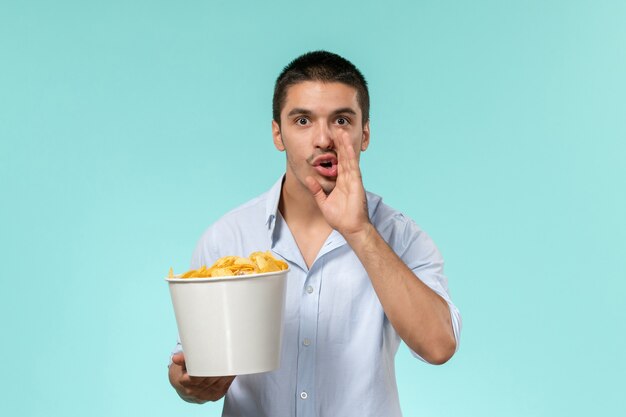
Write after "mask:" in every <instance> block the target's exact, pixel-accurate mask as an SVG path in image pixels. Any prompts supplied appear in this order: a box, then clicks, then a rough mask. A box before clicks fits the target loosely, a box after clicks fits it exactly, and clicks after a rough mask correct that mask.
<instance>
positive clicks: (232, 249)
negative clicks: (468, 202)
mask: <svg viewBox="0 0 626 417" xmlns="http://www.w3.org/2000/svg"><path fill="white" fill-rule="evenodd" d="M281 186H282V178H281V179H280V180H279V181H278V182H276V184H275V185H274V186H273V187H272V188H271V189H270V190H269V191H268V192H266V193H264V194H262V195H261V196H259V197H257V198H255V199H253V200H251V201H249V202H248V203H246V204H244V205H242V206H240V207H238V208H236V209H234V210H232V211H231V212H229V213H228V214H226V215H225V216H224V217H222V218H221V219H220V220H219V221H218V222H217V223H215V224H214V225H213V226H211V227H210V228H209V229H208V230H207V231H206V232H205V233H204V234H203V236H202V238H201V239H200V241H199V243H198V246H197V248H196V250H195V253H194V255H193V259H192V263H191V267H192V268H199V267H200V266H201V265H207V266H210V265H211V264H212V263H213V262H214V261H215V260H216V259H218V258H220V257H222V256H227V255H238V256H247V255H249V254H250V253H251V252H254V251H258V250H268V249H271V251H272V252H273V253H274V254H275V255H278V257H280V258H282V259H284V260H285V261H287V262H288V263H289V267H290V269H291V271H290V272H289V276H288V279H287V300H286V306H285V327H284V331H283V341H282V351H281V365H280V368H279V369H278V370H276V371H273V372H265V373H260V374H252V375H240V376H237V377H236V378H235V381H234V382H233V384H232V385H231V387H230V389H229V391H228V393H227V394H226V399H225V402H224V411H223V416H229V417H230V416H233V417H234V416H237V417H241V416H245V417H248V416H249V417H260V416H267V417H283V416H298V417H313V416H317V417H335V416H341V417H351V416H354V417H357V416H358V417H367V416H372V417H395V416H401V411H400V403H399V399H398V390H397V386H396V376H395V366H394V356H395V354H396V351H397V350H398V345H399V344H400V337H399V336H398V334H397V333H396V331H395V330H394V329H393V327H392V326H391V323H390V322H389V320H388V319H387V317H386V316H385V313H384V311H383V308H382V306H381V304H380V301H379V300H378V297H377V296H376V293H375V292H374V288H373V287H372V284H371V281H370V279H369V277H368V275H367V273H366V272H365V269H364V268H363V266H362V264H361V262H360V261H359V260H358V258H357V257H356V255H355V253H354V252H353V251H352V249H351V248H350V246H349V245H348V244H347V243H346V241H345V239H344V238H343V237H342V236H341V234H339V233H338V232H337V231H333V232H332V233H331V234H330V236H329V237H328V239H327V240H326V242H325V243H324V245H323V246H322V249H321V250H320V252H319V254H318V255H317V258H316V259H315V261H314V262H313V264H312V266H311V268H310V269H309V268H307V266H306V263H305V261H304V259H303V257H302V254H301V253H300V251H299V249H298V246H297V245H296V242H295V240H294V238H293V236H292V234H291V232H290V231H289V228H288V226H287V224H286V223H285V221H284V220H283V218H282V216H281V214H280V212H279V210H278V202H279V199H280V194H281ZM367 204H368V209H369V217H370V220H371V222H372V223H373V224H374V226H375V227H376V229H377V230H378V232H379V233H380V234H381V235H382V237H383V238H384V239H385V241H387V242H388V244H389V245H390V246H391V248H392V249H393V250H394V251H395V252H396V253H397V254H398V256H400V257H401V258H402V260H403V261H404V262H405V263H406V264H407V266H408V267H409V268H410V269H411V270H413V272H414V273H415V275H416V279H418V278H417V277H419V279H421V280H422V281H423V282H424V283H426V284H427V285H428V286H429V287H430V288H432V289H433V291H435V292H436V293H437V294H439V295H440V296H441V297H443V298H444V299H445V300H446V301H447V302H448V305H449V307H450V316H451V318H452V326H453V329H454V336H455V338H456V342H457V349H458V346H459V336H460V331H461V317H460V315H459V311H458V310H457V308H456V307H455V306H454V304H452V301H451V299H450V296H449V293H448V285H447V279H446V277H445V276H444V274H443V259H442V257H441V255H440V253H439V251H438V249H437V247H436V246H435V244H434V243H433V241H432V240H431V239H430V237H428V235H426V233H424V232H423V231H422V230H421V229H420V228H419V227H418V226H417V225H416V224H415V223H414V222H413V221H412V220H410V219H409V218H407V217H405V216H404V215H403V214H401V213H399V212H397V211H395V210H394V209H392V208H391V207H389V206H387V205H386V204H384V203H383V202H382V199H381V198H380V197H379V196H377V195H375V194H372V193H367ZM177 350H180V345H178V346H177V349H176V350H175V351H177ZM413 355H415V356H416V357H417V358H419V356H418V355H417V354H415V353H414V352H413ZM420 359H421V358H420Z"/></svg>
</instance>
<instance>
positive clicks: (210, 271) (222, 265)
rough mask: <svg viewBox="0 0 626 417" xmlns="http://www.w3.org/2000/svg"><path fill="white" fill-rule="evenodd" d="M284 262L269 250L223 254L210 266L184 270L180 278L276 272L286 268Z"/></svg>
mask: <svg viewBox="0 0 626 417" xmlns="http://www.w3.org/2000/svg"><path fill="white" fill-rule="evenodd" d="M288 267H289V265H287V263H286V262H284V261H281V260H279V259H276V258H274V256H273V255H272V253H271V252H270V251H266V252H252V253H251V254H250V256H248V257H247V258H242V257H241V256H224V257H222V258H220V259H218V260H217V261H215V263H214V264H213V265H212V266H211V267H210V268H207V267H206V265H202V266H201V267H200V268H198V269H192V270H190V271H187V272H185V273H184V274H182V275H181V276H180V277H181V278H209V277H230V276H237V275H248V274H258V273H263V272H277V271H283V270H285V269H287V268H288ZM168 277H169V278H173V277H174V271H173V269H172V268H170V273H169V276H168Z"/></svg>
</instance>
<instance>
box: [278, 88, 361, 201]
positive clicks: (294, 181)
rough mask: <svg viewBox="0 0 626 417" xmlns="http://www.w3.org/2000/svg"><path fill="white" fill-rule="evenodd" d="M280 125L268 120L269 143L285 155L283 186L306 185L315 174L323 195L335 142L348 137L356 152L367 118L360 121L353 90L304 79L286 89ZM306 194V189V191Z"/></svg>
mask: <svg viewBox="0 0 626 417" xmlns="http://www.w3.org/2000/svg"><path fill="white" fill-rule="evenodd" d="M280 124H281V125H280V127H279V126H278V123H276V122H275V121H273V122H272V134H273V136H274V145H275V146H276V149H278V150H279V151H286V153H287V177H286V180H285V186H286V187H289V189H291V190H293V191H295V189H294V188H293V187H296V188H299V189H305V190H308V189H307V186H306V182H305V178H306V177H307V176H312V177H313V178H315V179H316V180H317V181H318V182H319V183H320V185H321V186H322V189H323V190H324V192H325V193H326V194H329V193H330V192H331V191H332V190H333V189H334V188H335V181H336V179H337V152H336V148H337V142H336V141H337V140H338V139H339V138H340V137H341V136H342V135H345V136H348V137H349V138H350V141H351V142H352V146H353V148H354V151H355V153H356V155H357V158H358V157H359V155H360V152H361V151H364V150H366V149H367V147H368V145H369V138H370V132H369V121H368V122H367V123H365V125H363V121H362V112H361V108H360V107H359V104H358V102H357V91H356V89H354V88H353V87H350V86H349V85H346V84H343V83H338V82H331V83H324V82H321V81H304V82H301V83H298V84H295V85H292V86H291V87H289V88H288V90H287V98H286V100H285V105H284V107H283V108H282V110H281V113H280ZM307 192H308V191H307Z"/></svg>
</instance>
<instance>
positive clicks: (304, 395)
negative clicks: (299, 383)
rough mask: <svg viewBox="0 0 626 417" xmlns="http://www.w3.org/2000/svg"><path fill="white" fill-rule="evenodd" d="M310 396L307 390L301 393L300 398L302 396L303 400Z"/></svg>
mask: <svg viewBox="0 0 626 417" xmlns="http://www.w3.org/2000/svg"><path fill="white" fill-rule="evenodd" d="M308 396H309V395H308V394H307V393H306V391H302V392H301V393H300V398H302V399H303V400H306V399H307V397H308Z"/></svg>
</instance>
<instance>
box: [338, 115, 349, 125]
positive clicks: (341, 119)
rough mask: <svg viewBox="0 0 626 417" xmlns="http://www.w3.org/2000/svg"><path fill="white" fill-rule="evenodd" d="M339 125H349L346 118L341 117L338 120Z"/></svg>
mask: <svg viewBox="0 0 626 417" xmlns="http://www.w3.org/2000/svg"><path fill="white" fill-rule="evenodd" d="M337 124H338V125H341V126H343V125H347V124H348V119H346V118H344V117H340V118H338V119H337Z"/></svg>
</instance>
